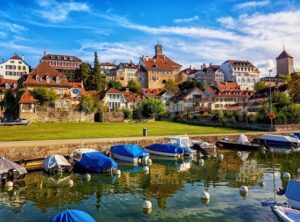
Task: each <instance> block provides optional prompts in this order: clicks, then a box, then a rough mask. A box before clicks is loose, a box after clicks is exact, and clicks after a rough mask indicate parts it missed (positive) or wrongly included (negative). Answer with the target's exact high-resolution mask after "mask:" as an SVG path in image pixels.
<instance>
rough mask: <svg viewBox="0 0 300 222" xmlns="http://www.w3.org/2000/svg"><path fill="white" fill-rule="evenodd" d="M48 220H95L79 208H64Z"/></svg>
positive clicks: (76, 221) (52, 221)
mask: <svg viewBox="0 0 300 222" xmlns="http://www.w3.org/2000/svg"><path fill="white" fill-rule="evenodd" d="M50 222H96V221H95V220H94V219H93V218H92V217H91V216H90V215H88V214H87V213H85V212H83V211H81V210H65V211H63V212H61V213H59V214H57V215H56V216H54V217H53V218H52V219H51V221H50Z"/></svg>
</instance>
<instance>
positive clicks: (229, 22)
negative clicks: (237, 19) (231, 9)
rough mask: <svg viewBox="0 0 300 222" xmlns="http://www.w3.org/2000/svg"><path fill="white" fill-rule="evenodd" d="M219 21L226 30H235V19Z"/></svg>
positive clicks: (223, 18) (222, 18) (227, 18)
mask: <svg viewBox="0 0 300 222" xmlns="http://www.w3.org/2000/svg"><path fill="white" fill-rule="evenodd" d="M217 21H218V22H219V23H220V24H221V25H223V26H225V27H226V28H230V29H231V28H234V19H233V18H232V17H221V18H218V19H217Z"/></svg>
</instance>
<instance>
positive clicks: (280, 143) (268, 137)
mask: <svg viewBox="0 0 300 222" xmlns="http://www.w3.org/2000/svg"><path fill="white" fill-rule="evenodd" d="M259 140H260V143H261V144H263V145H264V146H266V147H267V148H272V147H276V148H289V149H295V148H299V147H300V140H298V139H296V138H293V137H291V136H285V135H272V134H264V135H262V136H261V137H259Z"/></svg>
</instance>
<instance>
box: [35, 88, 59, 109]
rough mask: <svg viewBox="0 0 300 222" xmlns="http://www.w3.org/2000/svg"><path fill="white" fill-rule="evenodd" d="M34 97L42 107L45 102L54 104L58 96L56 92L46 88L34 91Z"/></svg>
mask: <svg viewBox="0 0 300 222" xmlns="http://www.w3.org/2000/svg"><path fill="white" fill-rule="evenodd" d="M32 96H33V97H34V98H35V99H37V100H38V101H39V103H40V104H41V105H43V104H44V103H45V102H50V103H53V102H54V101H55V100H56V99H57V94H56V92H55V91H54V90H52V89H48V88H45V87H37V88H34V89H33V91H32Z"/></svg>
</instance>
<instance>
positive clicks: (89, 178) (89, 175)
mask: <svg viewBox="0 0 300 222" xmlns="http://www.w3.org/2000/svg"><path fill="white" fill-rule="evenodd" d="M84 177H85V179H86V181H90V180H91V178H92V176H91V174H89V173H86V174H85V175H84Z"/></svg>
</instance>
